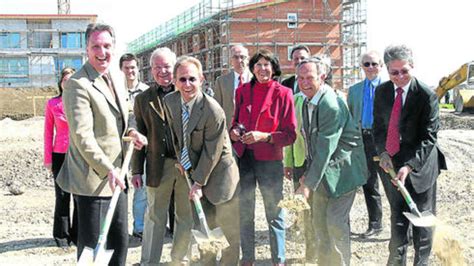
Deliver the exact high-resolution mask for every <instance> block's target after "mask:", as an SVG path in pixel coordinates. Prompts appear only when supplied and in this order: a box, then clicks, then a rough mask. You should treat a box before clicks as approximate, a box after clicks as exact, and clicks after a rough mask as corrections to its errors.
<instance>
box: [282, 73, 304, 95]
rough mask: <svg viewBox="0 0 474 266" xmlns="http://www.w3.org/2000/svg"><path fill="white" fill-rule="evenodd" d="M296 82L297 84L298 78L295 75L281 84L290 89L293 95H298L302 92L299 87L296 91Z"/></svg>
mask: <svg viewBox="0 0 474 266" xmlns="http://www.w3.org/2000/svg"><path fill="white" fill-rule="evenodd" d="M295 82H296V76H295V75H293V76H291V77H289V78H287V79H285V80H283V81H282V82H281V85H283V86H285V87H288V88H290V89H291V91H293V94H297V93H298V92H299V91H300V90H299V88H298V87H296V90H295Z"/></svg>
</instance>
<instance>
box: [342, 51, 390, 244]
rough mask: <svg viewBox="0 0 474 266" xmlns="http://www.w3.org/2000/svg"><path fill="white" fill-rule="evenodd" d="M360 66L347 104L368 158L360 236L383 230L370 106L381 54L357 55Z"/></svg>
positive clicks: (370, 52)
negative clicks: (364, 216)
mask: <svg viewBox="0 0 474 266" xmlns="http://www.w3.org/2000/svg"><path fill="white" fill-rule="evenodd" d="M360 65H361V67H362V70H363V71H364V73H365V79H364V80H363V81H361V82H358V83H356V84H354V85H353V86H351V87H350V88H349V96H348V97H347V105H348V106H349V110H350V111H351V114H352V117H353V118H354V120H355V122H356V123H357V125H358V128H359V130H360V131H361V133H362V139H363V141H364V151H365V157H366V159H367V167H368V169H367V170H368V178H367V183H366V184H365V185H364V186H363V189H364V197H365V203H366V205H367V213H368V215H369V227H368V229H367V231H365V232H364V233H363V234H362V238H368V237H370V236H376V235H378V234H379V233H380V232H382V199H381V197H380V191H379V181H378V177H377V176H378V174H377V172H380V171H382V169H381V168H380V167H379V166H378V165H377V164H376V163H375V162H374V160H373V157H374V156H376V155H377V152H376V151H375V143H374V135H373V130H372V126H373V123H374V116H373V109H374V98H375V88H376V87H377V86H378V85H380V82H381V79H380V71H381V70H382V67H383V62H382V57H381V56H380V55H379V53H377V52H376V51H369V52H367V53H364V54H363V55H362V56H361V58H360Z"/></svg>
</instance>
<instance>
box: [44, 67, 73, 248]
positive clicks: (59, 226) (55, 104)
mask: <svg viewBox="0 0 474 266" xmlns="http://www.w3.org/2000/svg"><path fill="white" fill-rule="evenodd" d="M74 72H75V70H74V69H73V68H68V67H67V68H64V69H63V71H61V77H60V79H59V82H58V88H59V95H58V96H56V97H54V98H51V99H50V100H49V101H48V102H47V103H46V108H45V114H44V166H45V167H46V168H47V169H48V170H50V171H51V172H52V173H53V177H54V179H55V180H56V177H57V175H58V173H59V170H60V169H61V166H62V165H63V162H64V156H65V154H66V151H67V148H68V146H69V131H68V130H69V127H68V123H67V121H66V114H65V113H64V108H63V101H62V92H63V86H64V83H65V82H66V81H67V80H68V79H69V78H70V77H71V76H72V74H74ZM54 187H55V193H56V204H55V207H54V224H53V237H54V241H56V245H57V246H58V247H67V246H69V245H70V244H71V242H74V243H76V238H77V227H76V226H75V225H76V223H75V222H74V220H75V219H74V218H75V217H76V215H73V224H72V226H71V222H70V219H69V218H70V217H69V216H70V215H69V213H70V212H69V203H70V200H71V198H72V197H71V195H70V194H69V193H67V192H64V191H63V190H62V189H61V188H60V187H59V186H58V185H57V184H56V182H54ZM74 212H76V208H75V206H74Z"/></svg>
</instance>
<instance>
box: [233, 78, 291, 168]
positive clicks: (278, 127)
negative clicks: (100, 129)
mask: <svg viewBox="0 0 474 266" xmlns="http://www.w3.org/2000/svg"><path fill="white" fill-rule="evenodd" d="M250 84H251V83H250V82H249V83H245V84H244V85H243V86H241V87H239V88H237V90H236V94H235V109H234V119H233V121H232V127H231V128H233V127H235V126H237V125H238V124H243V125H244V126H245V128H247V129H248V128H252V127H251V125H250V110H251V108H250V106H251V103H250V101H251V100H250V98H251V96H250V90H251V88H250V87H251V86H250ZM256 123H257V125H255V130H256V131H261V132H268V133H271V134H272V139H273V143H265V142H258V143H255V144H252V146H253V152H254V156H255V159H257V160H259V161H275V160H282V159H283V147H284V146H287V145H290V144H293V142H294V141H295V139H296V116H295V107H294V103H293V93H292V91H291V89H289V88H287V87H285V86H283V85H281V84H280V83H278V82H276V81H273V82H272V84H271V86H270V88H269V90H268V93H267V95H266V96H265V100H264V102H263V104H262V108H261V109H260V113H259V115H258V118H257V122H256ZM233 147H234V149H235V151H236V152H237V155H238V156H239V157H242V155H243V153H244V151H245V148H246V145H245V144H243V143H242V142H240V141H237V142H234V143H233Z"/></svg>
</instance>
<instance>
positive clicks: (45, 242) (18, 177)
mask: <svg viewBox="0 0 474 266" xmlns="http://www.w3.org/2000/svg"><path fill="white" fill-rule="evenodd" d="M442 122H443V129H442V130H441V131H440V133H439V143H440V146H441V148H442V150H443V151H444V153H445V155H446V157H447V160H448V167H449V170H448V171H445V172H443V173H442V174H441V176H440V177H439V179H438V180H439V181H438V212H437V216H438V218H440V219H441V220H442V221H443V222H444V223H446V224H447V225H450V226H452V228H453V231H451V232H450V234H451V235H450V236H452V237H456V239H457V240H459V241H460V243H462V246H463V248H464V256H465V258H466V262H467V264H468V265H474V235H473V234H472V233H471V230H472V228H473V225H474V213H473V209H472V205H473V203H474V202H473V201H474V198H473V197H472V192H473V186H474V185H473V177H474V168H473V167H472V162H473V160H474V147H473V145H474V134H473V129H474V116H472V115H455V114H453V113H450V112H442ZM0 129H1V130H0V217H2V219H0V265H74V263H75V251H76V249H75V247H71V248H68V249H60V248H57V247H56V246H55V243H54V241H53V239H52V221H53V218H52V217H53V209H54V187H53V182H52V179H51V178H50V177H49V175H48V173H47V171H46V170H44V169H43V167H42V135H43V118H42V117H34V118H30V119H26V120H21V121H14V120H10V119H9V118H6V119H3V120H1V121H0ZM15 186H16V187H19V188H21V190H23V191H24V194H22V195H19V196H13V195H12V194H11V193H10V188H11V187H15ZM286 191H287V193H289V191H290V184H286ZM129 200H131V196H129ZM383 200H384V201H383V208H384V226H385V230H384V231H383V233H382V234H381V235H379V236H377V237H375V238H372V239H367V240H363V239H360V238H359V237H358V235H357V234H355V235H353V236H352V237H351V238H352V264H353V265H385V263H386V259H387V256H388V240H389V237H390V232H389V231H390V230H389V220H388V219H389V210H388V203H387V201H386V199H385V197H383ZM366 216H367V214H366V210H365V203H364V200H363V194H362V192H361V191H360V190H359V191H358V194H357V197H356V201H355V203H354V206H353V208H352V211H351V226H352V231H353V232H355V233H361V232H364V231H365V229H366V227H367V218H366ZM289 220H290V222H292V218H291V217H290V219H289ZM257 231H258V232H257V237H256V239H257V258H258V261H257V264H258V265H269V264H271V261H270V260H269V259H270V251H269V245H268V230H267V228H266V225H265V221H264V214H263V206H262V202H261V200H259V201H258V206H257ZM130 232H131V228H130ZM301 243H303V239H302V234H299V235H298V234H295V233H289V234H288V237H287V250H288V251H287V257H288V261H287V262H288V264H289V265H302V264H303V258H304V247H303V245H302V244H301ZM169 251H170V241H169V239H168V241H167V244H166V245H165V248H164V252H163V256H164V257H163V258H162V262H168V261H169V259H170V257H169ZM193 255H194V258H196V256H197V253H196V252H195V249H194V252H193ZM139 258H140V248H139V247H137V246H136V245H135V247H130V248H129V253H128V260H127V263H128V264H130V265H131V264H133V263H137V262H139ZM432 262H433V264H434V265H440V264H441V263H440V261H439V259H438V258H437V257H436V256H434V255H433V256H432ZM409 263H410V264H411V263H412V252H410V254H409ZM193 264H196V263H193ZM196 265H198V264H196Z"/></svg>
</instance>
